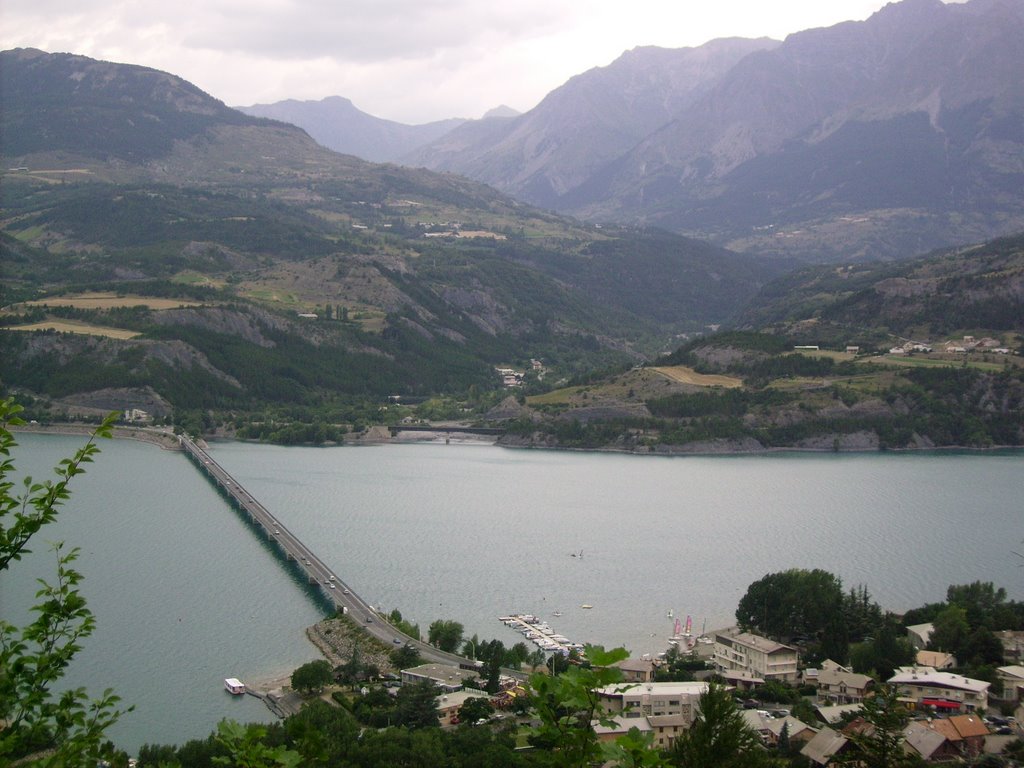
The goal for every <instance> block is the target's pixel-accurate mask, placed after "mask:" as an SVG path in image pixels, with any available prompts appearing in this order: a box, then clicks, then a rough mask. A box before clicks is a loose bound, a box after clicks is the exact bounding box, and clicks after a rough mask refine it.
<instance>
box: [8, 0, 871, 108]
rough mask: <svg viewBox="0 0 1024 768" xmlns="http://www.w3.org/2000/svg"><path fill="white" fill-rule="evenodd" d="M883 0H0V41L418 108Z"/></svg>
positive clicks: (217, 88)
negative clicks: (635, 53)
mask: <svg viewBox="0 0 1024 768" xmlns="http://www.w3.org/2000/svg"><path fill="white" fill-rule="evenodd" d="M883 5H885V1H884V0H778V1H777V2H764V0H700V2H697V1H696V0H360V1H359V2H353V0H177V2H167V1H166V0H0V48H2V49H8V48H15V47H31V48H40V49H42V50H44V51H49V52H54V53H55V52H68V53H77V54H82V55H84V56H91V57H93V58H96V59H105V60H108V61H117V62H123V63H129V64H141V65H144V66H148V67H155V68H157V69H161V70H165V71H167V72H171V73H173V74H175V75H179V76H181V77H183V78H185V79H186V80H189V81H191V82H193V83H195V84H196V85H198V86H199V87H200V88H202V89H203V90H205V91H207V92H208V93H210V94H211V95H213V96H215V97H216V98H218V99H220V100H222V101H224V102H225V103H227V104H229V105H232V106H241V105H249V104H255V103H270V102H274V101H280V100H282V99H288V98H292V99H322V98H324V97H327V96H334V95H339V96H345V97H347V98H349V99H351V100H352V101H353V102H354V103H355V105H356V106H357V107H359V108H360V109H361V110H363V111H364V112H369V113H370V114H372V115H376V116H378V117H384V118H388V119H391V120H398V121H400V122H404V123H423V122H428V121H431V120H439V119H443V118H447V117H480V116H481V115H482V114H483V113H484V112H486V111H487V110H488V109H491V108H492V107H496V106H498V105H499V104H507V105H509V106H511V107H513V108H514V109H517V110H519V111H523V112H525V111H526V110H528V109H530V108H531V107H533V106H535V105H536V104H537V102H539V101H540V100H541V99H542V98H543V97H544V96H545V94H547V93H548V92H549V91H551V90H553V89H554V88H557V87H558V86H559V85H561V84H562V83H564V82H565V81H566V80H568V79H569V78H570V77H572V76H573V75H576V74H579V73H581V72H585V71H586V70H588V69H590V68H592V67H596V66H605V65H607V64H609V63H611V62H612V61H613V60H614V59H615V58H617V57H618V56H619V55H620V54H621V53H622V52H623V51H626V50H629V49H631V48H635V47H636V46H642V45H658V46H663V47H667V48H682V47H685V46H698V45H701V44H703V43H705V42H707V41H708V40H712V39H714V38H717V37H762V36H766V37H773V38H776V39H782V38H784V37H785V36H786V35H788V34H790V33H791V32H798V31H800V30H802V29H808V28H811V27H823V26H831V25H832V24H836V23H838V22H840V21H845V20H848V19H855V20H861V19H865V18H867V17H868V16H870V15H871V14H872V13H874V12H875V11H876V10H878V9H879V8H881V7H882V6H883Z"/></svg>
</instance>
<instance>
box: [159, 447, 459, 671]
mask: <svg viewBox="0 0 1024 768" xmlns="http://www.w3.org/2000/svg"><path fill="white" fill-rule="evenodd" d="M178 441H179V443H180V445H181V448H182V450H184V451H185V455H187V456H188V457H189V458H190V459H191V460H192V462H193V463H194V464H195V465H196V466H197V467H198V468H199V469H200V470H202V472H203V473H204V474H205V475H206V476H207V478H208V479H209V480H210V481H211V482H212V483H214V484H215V485H216V486H217V487H218V488H220V490H221V492H222V493H224V494H225V495H226V496H228V498H230V499H231V500H232V501H233V502H234V504H235V506H236V507H237V509H238V510H239V511H241V512H243V513H245V515H246V516H247V517H248V518H249V520H250V521H252V523H253V524H254V525H256V526H258V527H259V528H262V529H263V531H264V532H265V533H266V535H267V537H268V538H269V539H270V540H271V541H273V542H275V544H276V545H277V547H276V549H277V552H278V553H279V555H280V556H281V557H282V558H283V559H284V560H285V561H286V562H290V563H292V564H293V565H294V566H296V567H298V568H299V570H300V571H301V572H302V573H304V574H305V575H306V577H307V578H308V579H309V583H310V584H311V585H315V586H316V588H317V589H318V590H319V592H320V596H322V597H323V598H324V599H325V601H326V602H328V603H329V604H331V605H333V606H334V609H335V610H336V611H337V612H339V613H345V614H347V615H349V616H351V617H352V618H353V619H354V620H355V621H357V622H359V623H360V624H362V625H363V627H364V629H365V630H366V631H367V632H369V633H370V634H371V635H373V636H375V637H377V638H378V639H379V640H382V641H383V642H385V643H388V644H393V641H394V640H395V639H398V640H400V641H401V642H402V643H404V644H408V645H411V646H413V647H414V648H416V650H417V651H419V653H420V655H421V656H422V657H423V658H424V659H425V660H427V661H431V662H437V663H441V664H454V665H456V666H459V665H463V666H466V665H474V666H475V663H474V662H473V660H472V659H467V658H465V657H462V656H459V655H457V654H454V653H446V652H445V651H441V650H438V649H437V648H435V647H434V646H432V645H429V644H427V643H424V642H422V641H419V640H416V639H414V638H411V637H409V636H408V635H405V634H403V633H402V632H401V631H400V630H399V629H397V628H396V627H394V626H393V625H391V624H390V623H388V622H387V621H386V620H385V619H384V617H383V616H381V615H380V614H379V613H378V612H377V611H375V610H374V609H373V608H372V607H371V606H370V604H369V603H367V602H366V601H365V600H363V599H362V598H361V597H360V596H359V595H357V594H356V593H355V592H354V591H353V590H352V589H351V588H350V587H349V586H348V585H347V584H345V582H343V581H342V580H341V578H340V577H339V576H338V574H336V573H335V572H334V571H333V570H331V568H330V567H329V566H328V565H327V564H326V563H325V562H324V561H323V560H321V559H320V558H319V557H317V556H316V553H315V552H313V550H311V549H310V548H309V547H307V546H306V545H305V544H303V543H302V541H301V540H299V538H298V537H297V536H296V535H295V534H293V533H292V532H291V531H290V530H288V528H287V526H285V525H284V524H283V523H282V522H281V521H280V520H278V519H277V518H276V517H275V516H274V515H273V514H272V513H271V512H270V510H268V509H267V508H266V507H264V506H263V505H262V504H261V503H260V502H259V501H258V500H257V499H256V498H255V497H254V496H253V495H252V494H251V493H249V491H247V490H246V489H245V488H243V487H242V486H241V485H240V484H239V483H238V481H237V480H235V478H233V477H232V476H231V475H230V474H229V473H228V472H227V470H225V469H224V468H223V467H222V466H221V465H220V464H218V463H217V462H216V461H215V460H214V458H213V457H212V456H211V455H210V454H209V453H207V452H206V451H205V450H203V449H202V448H201V447H199V446H198V445H197V444H196V443H195V442H194V441H193V440H192V439H190V438H188V437H186V436H185V435H179V436H178ZM332 585H333V586H332Z"/></svg>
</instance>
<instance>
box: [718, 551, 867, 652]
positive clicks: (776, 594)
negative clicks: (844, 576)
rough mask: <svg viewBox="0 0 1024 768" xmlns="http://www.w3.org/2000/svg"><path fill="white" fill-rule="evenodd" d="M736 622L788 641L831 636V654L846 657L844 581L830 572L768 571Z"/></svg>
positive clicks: (745, 597) (751, 589)
mask: <svg viewBox="0 0 1024 768" xmlns="http://www.w3.org/2000/svg"><path fill="white" fill-rule="evenodd" d="M736 621H737V622H738V623H739V625H740V627H742V628H743V629H745V630H751V631H755V632H758V633H760V634H762V635H766V636H768V637H773V638H777V639H780V640H783V641H786V642H788V641H790V640H792V639H794V638H797V637H804V638H808V639H813V640H817V641H819V642H821V641H822V640H823V639H825V638H827V639H828V640H827V641H828V643H831V645H829V646H828V647H827V650H828V652H829V655H830V656H832V657H833V658H834V659H835V660H836V661H838V662H840V663H842V662H845V660H846V659H845V650H844V649H845V642H846V635H847V629H846V600H845V597H844V595H843V588H842V583H841V582H840V581H839V579H838V578H837V577H836V576H833V575H832V574H831V573H828V572H827V571H823V570H821V569H817V568H816V569H814V570H812V571H808V570H804V569H800V568H791V569H790V570H788V571H781V572H779V573H769V574H767V575H766V576H764V577H763V578H761V579H759V580H758V581H755V582H754V583H753V584H751V585H750V586H749V587H748V588H747V591H746V594H744V595H743V597H742V598H741V599H740V602H739V605H738V606H737V608H736ZM840 654H842V655H840ZM837 656H839V657H838V658H836V657H837Z"/></svg>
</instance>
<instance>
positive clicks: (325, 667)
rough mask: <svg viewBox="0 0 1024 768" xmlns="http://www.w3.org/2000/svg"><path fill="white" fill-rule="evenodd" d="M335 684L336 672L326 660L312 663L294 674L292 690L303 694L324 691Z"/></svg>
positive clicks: (303, 666) (304, 665) (308, 663)
mask: <svg viewBox="0 0 1024 768" xmlns="http://www.w3.org/2000/svg"><path fill="white" fill-rule="evenodd" d="M332 682H334V671H333V670H332V669H331V665H330V662H327V661H325V660H324V659H317V660H316V661H310V662H307V663H305V664H303V665H302V666H301V667H298V668H297V669H296V670H295V671H294V672H292V688H294V689H295V690H296V691H300V692H301V693H306V694H309V693H312V692H313V691H318V692H319V691H322V690H323V689H324V686H325V685H330V684H331V683H332Z"/></svg>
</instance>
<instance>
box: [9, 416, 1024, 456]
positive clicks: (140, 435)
mask: <svg viewBox="0 0 1024 768" xmlns="http://www.w3.org/2000/svg"><path fill="white" fill-rule="evenodd" d="M8 429H9V430H10V431H11V432H29V433H36V434H52V435H84V436H88V435H90V434H92V432H93V430H94V429H95V425H91V424H79V423H74V422H70V423H59V424H21V425H17V426H11V425H9V426H8ZM421 434H423V435H429V436H428V437H416V438H401V437H391V438H381V437H377V436H375V437H373V438H370V439H367V440H360V439H353V440H345V441H343V442H340V443H327V444H323V445H314V444H312V443H304V444H300V445H294V446H292V445H281V447H284V448H293V447H294V448H333V447H359V446H382V445H415V444H422V445H478V446H494V447H498V448H508V449H514V450H528V451H529V450H535V451H567V452H575V453H615V454H620V455H625V456H650V457H652V458H677V457H685V456H694V457H711V456H723V457H724V456H748V457H749V456H770V455H774V454H779V453H806V454H823V453H835V454H842V455H847V456H849V455H858V454H879V453H893V454H918V453H952V452H956V451H962V452H964V453H977V454H987V453H997V452H1000V451H1024V445H990V446H973V445H932V446H920V447H907V448H880V447H875V448H839V449H838V450H836V449H835V448H831V447H824V446H822V447H815V446H769V447H764V446H759V447H756V448H755V447H743V446H737V445H728V444H722V445H715V446H709V445H707V443H706V442H700V443H686V444H683V445H663V444H659V445H657V446H652V448H649V449H647V450H640V449H636V448H624V447H617V446H600V447H596V448H577V447H571V446H559V445H544V444H537V443H525V442H517V441H511V442H502V440H501V438H497V439H491V438H489V437H481V436H478V435H469V434H463V435H459V436H457V437H455V436H450V435H446V434H444V433H437V432H435V433H421ZM112 436H113V437H114V438H116V439H121V440H137V441H139V442H143V443H149V444H151V445H156V446H159V447H160V448H161V449H163V450H168V451H179V450H181V447H180V446H179V445H178V439H177V436H176V435H175V434H174V433H173V432H172V431H171V430H170V428H169V427H167V428H164V429H159V430H158V429H155V428H151V427H129V426H115V427H114V430H113V433H112ZM198 439H199V440H202V441H206V440H210V441H213V442H221V441H226V442H238V443H251V444H254V445H280V444H279V443H263V442H261V441H259V440H243V439H240V438H237V437H230V436H224V435H215V434H214V435H204V436H201V437H200V438H198ZM691 446H693V447H691ZM696 446H700V448H697V447H696Z"/></svg>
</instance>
